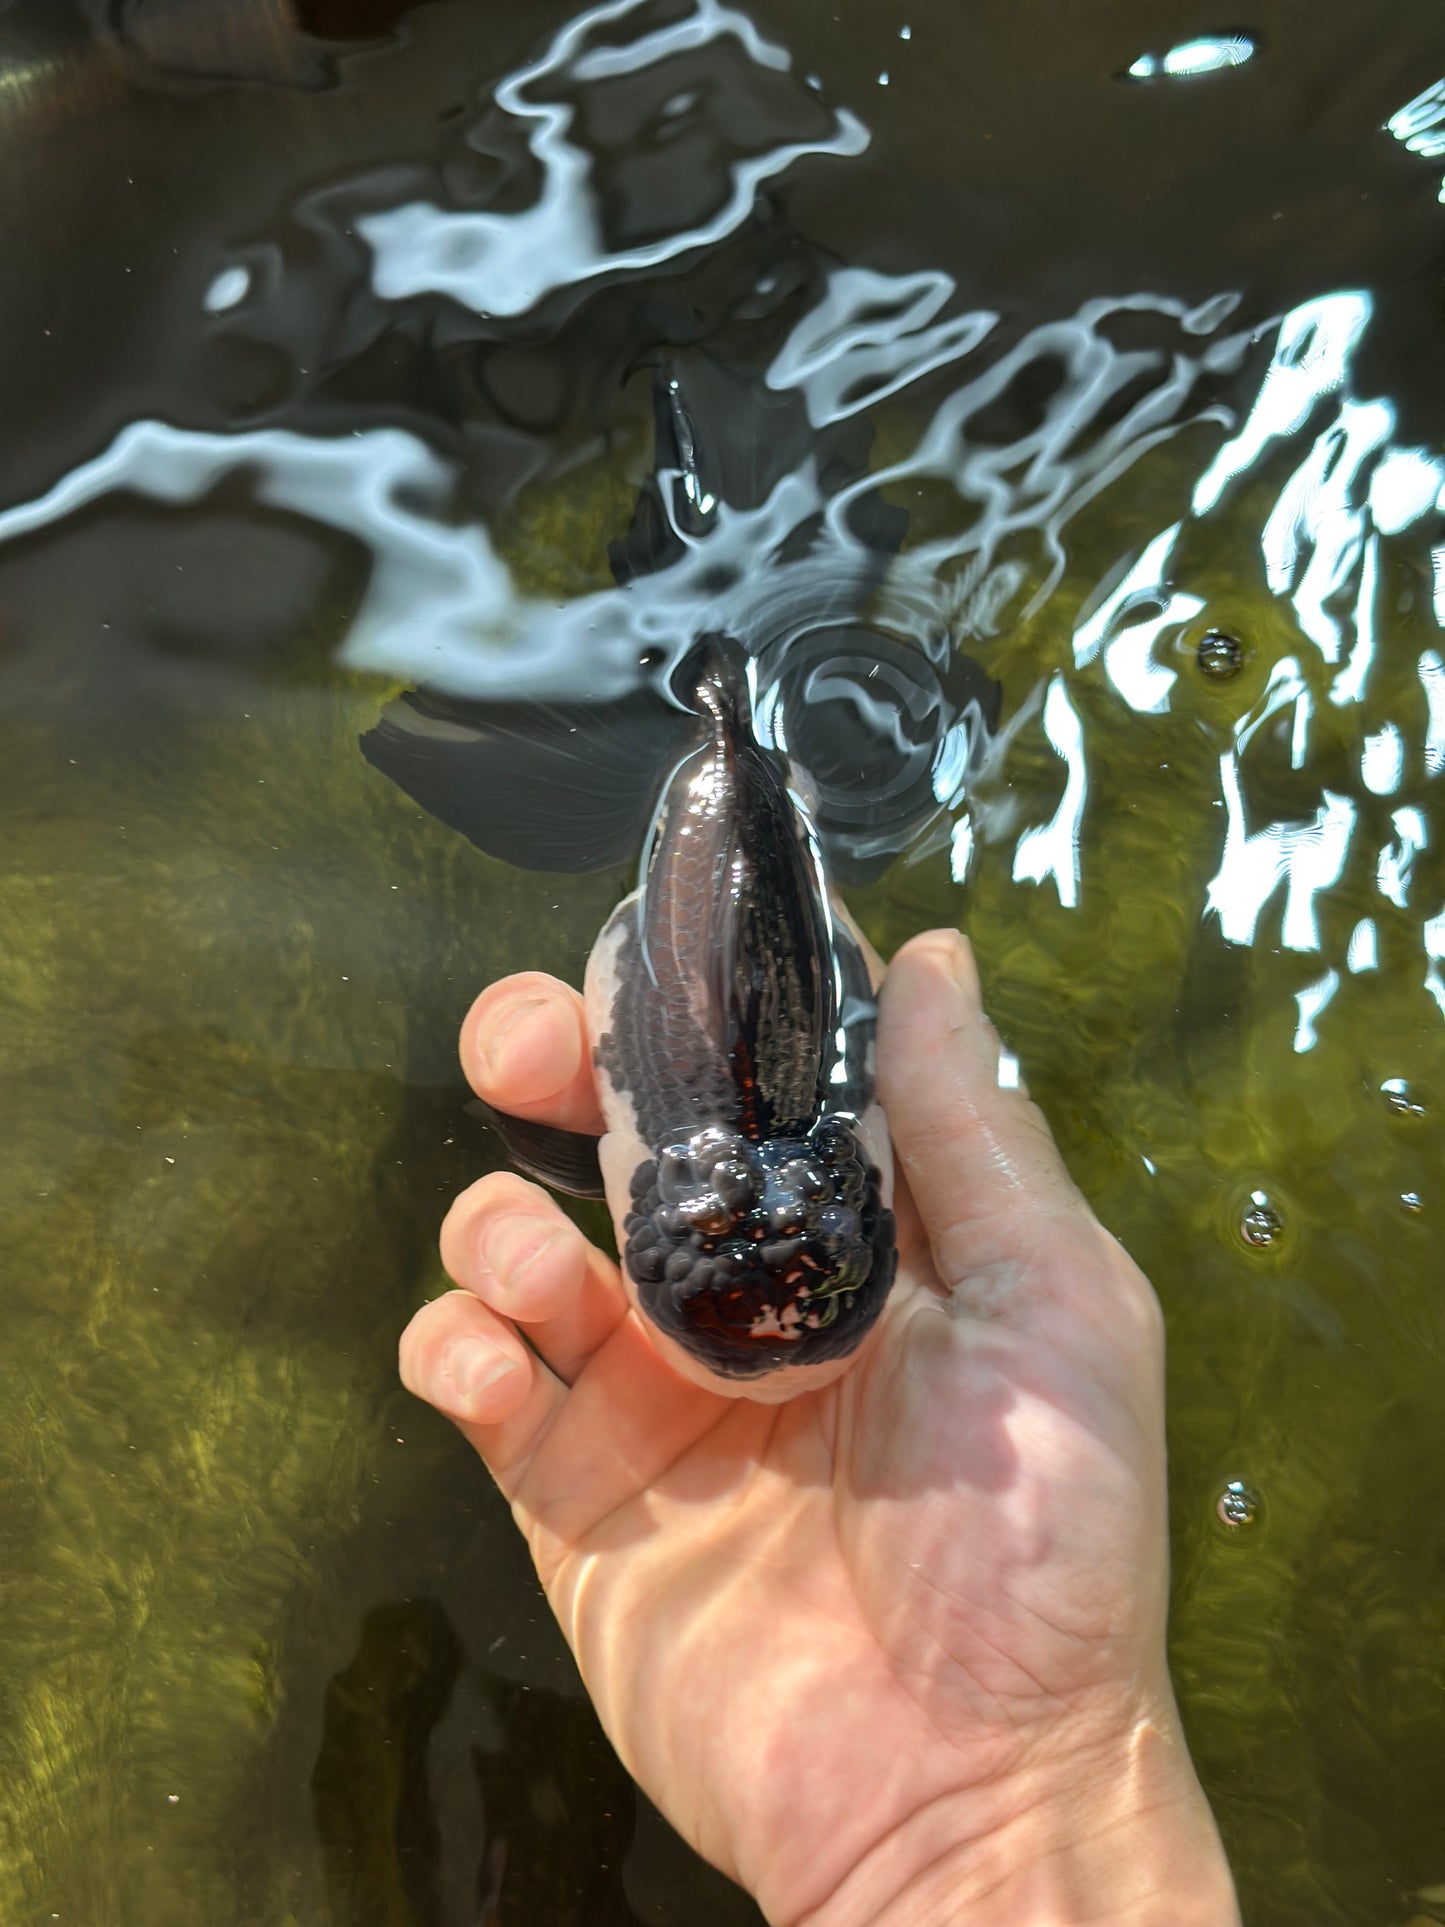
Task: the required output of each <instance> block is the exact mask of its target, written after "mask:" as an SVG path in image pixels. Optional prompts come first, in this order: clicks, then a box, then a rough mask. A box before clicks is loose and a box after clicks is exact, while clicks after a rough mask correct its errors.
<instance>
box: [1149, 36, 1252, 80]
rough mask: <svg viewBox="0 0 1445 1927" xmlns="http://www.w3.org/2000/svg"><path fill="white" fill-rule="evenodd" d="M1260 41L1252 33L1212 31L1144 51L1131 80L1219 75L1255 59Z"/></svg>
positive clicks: (1179, 78) (1176, 78)
mask: <svg viewBox="0 0 1445 1927" xmlns="http://www.w3.org/2000/svg"><path fill="white" fill-rule="evenodd" d="M1258 45H1259V43H1258V42H1257V41H1256V40H1255V39H1253V37H1252V36H1251V35H1249V34H1244V33H1235V34H1210V35H1206V36H1204V37H1202V38H1201V39H1199V40H1186V41H1183V42H1182V43H1181V44H1180V45H1179V46H1177V47H1171V48H1170V49H1169V51H1168V52H1167V53H1163V54H1140V56H1139V58H1138V59H1137V60H1136V61H1135V62H1134V63H1133V64H1132V66H1131V67H1130V68H1129V78H1130V79H1131V80H1158V79H1159V78H1160V77H1161V76H1163V77H1167V78H1169V79H1171V80H1181V79H1185V78H1187V77H1188V76H1190V75H1192V74H1217V73H1222V72H1224V71H1225V70H1226V69H1227V68H1230V67H1242V66H1243V65H1244V63H1245V62H1246V61H1247V60H1252V59H1253V58H1254V55H1255V54H1256V52H1257V51H1258Z"/></svg>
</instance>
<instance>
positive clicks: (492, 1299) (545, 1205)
mask: <svg viewBox="0 0 1445 1927" xmlns="http://www.w3.org/2000/svg"><path fill="white" fill-rule="evenodd" d="M441 1254H442V1263H443V1264H444V1265H445V1267H446V1269H447V1272H448V1274H449V1275H450V1276H451V1277H452V1278H453V1279H454V1280H455V1281H456V1283H457V1284H459V1285H461V1286H462V1287H463V1289H464V1290H466V1291H470V1292H471V1293H472V1294H473V1295H474V1296H475V1297H477V1298H479V1299H480V1300H481V1301H482V1303H483V1304H485V1305H487V1306H488V1307H489V1308H490V1309H491V1310H492V1311H494V1312H496V1313H497V1314H498V1316H500V1317H502V1318H506V1319H509V1320H510V1321H511V1322H512V1323H513V1324H514V1325H516V1326H517V1328H518V1329H519V1330H520V1331H521V1332H522V1334H523V1335H524V1336H525V1338H526V1339H527V1341H528V1343H529V1344H531V1345H532V1346H533V1347H534V1349H535V1350H536V1351H537V1353H538V1354H539V1356H540V1357H541V1358H543V1359H544V1360H545V1361H546V1363H547V1364H548V1365H549V1366H550V1367H551V1369H552V1370H553V1371H554V1372H555V1373H556V1374H557V1376H558V1377H559V1378H560V1379H562V1380H563V1381H564V1382H565V1383H567V1384H571V1383H572V1382H573V1381H574V1380H575V1379H576V1377H577V1375H578V1374H579V1373H580V1372H581V1370H582V1368H583V1367H584V1366H585V1365H586V1363H587V1361H588V1359H589V1358H591V1356H592V1354H593V1353H594V1352H595V1351H597V1350H598V1348H599V1347H600V1346H601V1345H603V1344H604V1343H605V1342H606V1340H607V1339H608V1337H609V1336H610V1335H611V1333H612V1332H613V1331H614V1330H615V1329H616V1327H617V1326H618V1325H619V1324H620V1323H621V1321H622V1319H623V1318H625V1317H626V1315H627V1311H628V1300H627V1295H626V1293H625V1292H624V1290H623V1288H622V1282H621V1279H620V1278H619V1277H618V1273H617V1267H616V1266H615V1265H614V1264H613V1263H612V1262H611V1260H610V1259H608V1258H606V1257H604V1255H603V1254H602V1253H601V1252H600V1251H598V1250H597V1249H596V1248H595V1247H594V1246H592V1245H590V1244H589V1243H588V1242H587V1240H586V1239H585V1238H584V1237H583V1235H582V1233H581V1232H580V1231H579V1230H578V1229H577V1227H576V1225H575V1224H573V1222H572V1220H571V1219H570V1218H569V1217H567V1215H566V1214H565V1213H564V1212H563V1211H562V1210H561V1209H560V1207H559V1206H558V1205H557V1204H556V1203H555V1202H554V1201H553V1199H552V1198H550V1197H549V1196H548V1195H547V1193H546V1192H545V1191H543V1190H542V1189H541V1188H540V1187H539V1186H538V1185H535V1184H528V1183H527V1182H526V1180H525V1179H523V1178H519V1177H517V1176H515V1175H514V1174H513V1173H512V1172H509V1171H495V1172H492V1173H491V1174H490V1175H489V1176H487V1177H484V1178H481V1179H479V1180H478V1181H477V1183H475V1184H473V1185H471V1186H470V1187H469V1188H468V1189H467V1190H465V1191H463V1192H462V1194H461V1196H460V1197H459V1198H458V1199H457V1200H456V1202H455V1203H454V1204H453V1205H452V1208H451V1210H450V1211H449V1212H448V1213H447V1215H446V1219H445V1221H444V1223H443V1225H442V1230H441Z"/></svg>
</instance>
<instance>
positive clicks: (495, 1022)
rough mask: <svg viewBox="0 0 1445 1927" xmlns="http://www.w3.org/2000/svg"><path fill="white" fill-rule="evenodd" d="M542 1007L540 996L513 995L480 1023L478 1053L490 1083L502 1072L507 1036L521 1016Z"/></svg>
mask: <svg viewBox="0 0 1445 1927" xmlns="http://www.w3.org/2000/svg"><path fill="white" fill-rule="evenodd" d="M541 1008H542V999H541V998H540V997H513V998H510V999H509V1000H508V1001H507V1002H506V1003H503V1004H499V1005H498V1006H497V1008H496V1009H495V1010H493V1011H488V1013H487V1018H486V1022H485V1023H483V1024H480V1025H478V1027H477V1055H478V1056H479V1057H480V1058H481V1060H482V1070H483V1072H484V1073H485V1075H486V1077H487V1081H488V1082H489V1083H491V1082H493V1081H495V1080H496V1078H497V1077H498V1076H500V1075H501V1073H502V1069H503V1064H504V1060H505V1057H506V1042H507V1037H508V1035H509V1033H510V1032H511V1031H513V1030H515V1029H516V1026H517V1022H518V1020H519V1018H522V1017H525V1016H526V1015H527V1014H528V1012H529V1011H533V1010H540V1009H541Z"/></svg>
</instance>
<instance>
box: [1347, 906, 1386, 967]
mask: <svg viewBox="0 0 1445 1927" xmlns="http://www.w3.org/2000/svg"><path fill="white" fill-rule="evenodd" d="M1347 961H1348V963H1349V966H1350V973H1351V975H1352V976H1358V975H1359V974H1360V972H1361V971H1362V970H1378V969H1379V967H1380V947H1379V942H1378V939H1377V938H1376V935H1375V919H1374V918H1373V917H1361V918H1360V921H1359V922H1358V923H1357V924H1356V925H1355V927H1354V929H1353V930H1352V931H1351V932H1350V950H1349V957H1348V959H1347Z"/></svg>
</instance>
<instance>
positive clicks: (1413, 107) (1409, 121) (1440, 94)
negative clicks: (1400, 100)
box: [1385, 80, 1445, 201]
mask: <svg viewBox="0 0 1445 1927" xmlns="http://www.w3.org/2000/svg"><path fill="white" fill-rule="evenodd" d="M1385 126H1386V127H1387V128H1388V130H1389V131H1390V133H1392V134H1393V135H1394V136H1395V139H1396V140H1397V141H1402V142H1403V143H1404V145H1405V146H1406V147H1407V148H1409V150H1410V152H1411V153H1412V154H1422V155H1424V157H1425V159H1426V160H1432V161H1435V160H1439V159H1440V157H1441V156H1442V155H1445V80H1437V81H1436V82H1435V83H1434V85H1433V86H1430V87H1427V88H1426V89H1425V91H1424V93H1422V94H1416V96H1415V98H1414V99H1413V100H1411V101H1407V102H1406V103H1405V105H1404V106H1403V107H1402V108H1401V109H1400V111H1399V113H1398V114H1392V115H1391V116H1390V118H1389V120H1387V121H1386V122H1385ZM1440 199H1441V200H1442V201H1445V180H1442V181H1441V183H1440Z"/></svg>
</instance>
